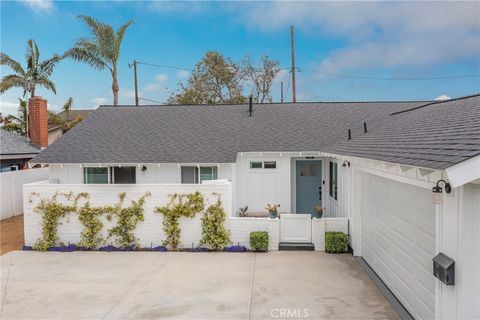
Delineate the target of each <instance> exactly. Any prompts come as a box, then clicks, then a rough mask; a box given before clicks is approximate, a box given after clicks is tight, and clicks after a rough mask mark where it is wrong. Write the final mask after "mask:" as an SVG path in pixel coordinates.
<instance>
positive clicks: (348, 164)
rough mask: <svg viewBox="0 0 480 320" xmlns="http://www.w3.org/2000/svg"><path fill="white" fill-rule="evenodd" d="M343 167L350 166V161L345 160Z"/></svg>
mask: <svg viewBox="0 0 480 320" xmlns="http://www.w3.org/2000/svg"><path fill="white" fill-rule="evenodd" d="M342 167H344V168H346V167H349V168H350V161H347V160H345V161H343V164H342Z"/></svg>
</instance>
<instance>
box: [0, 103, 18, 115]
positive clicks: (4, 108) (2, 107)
mask: <svg viewBox="0 0 480 320" xmlns="http://www.w3.org/2000/svg"><path fill="white" fill-rule="evenodd" d="M18 105H19V103H18V102H9V101H0V112H1V113H2V115H3V116H5V115H7V114H13V115H14V116H16V115H17V114H18Z"/></svg>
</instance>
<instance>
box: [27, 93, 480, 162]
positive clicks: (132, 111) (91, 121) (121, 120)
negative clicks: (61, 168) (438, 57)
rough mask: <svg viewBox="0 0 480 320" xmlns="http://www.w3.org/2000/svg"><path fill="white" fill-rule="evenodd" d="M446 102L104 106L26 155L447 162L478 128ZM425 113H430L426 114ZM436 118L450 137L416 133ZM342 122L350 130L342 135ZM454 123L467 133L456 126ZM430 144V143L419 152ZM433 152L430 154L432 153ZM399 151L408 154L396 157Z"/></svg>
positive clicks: (428, 130)
mask: <svg viewBox="0 0 480 320" xmlns="http://www.w3.org/2000/svg"><path fill="white" fill-rule="evenodd" d="M473 100H474V101H476V100H478V97H477V98H476V100H475V98H473ZM455 101H457V100H455ZM458 101H459V102H458V103H455V104H459V106H458V107H462V105H463V103H464V102H465V101H468V99H463V100H458ZM460 101H463V102H460ZM451 103H454V102H453V101H452V102H446V103H439V104H435V106H437V107H438V106H440V105H442V106H444V107H440V108H439V109H434V110H438V111H441V110H444V109H445V111H441V112H432V110H431V109H432V108H433V105H432V107H425V108H420V109H417V110H415V111H410V112H406V113H402V114H398V115H394V116H391V114H392V113H395V112H399V111H404V110H408V109H412V108H416V107H420V106H422V105H425V104H426V102H348V103H330V102H328V103H297V104H289V103H285V104H258V105H254V115H253V116H252V117H249V116H248V106H247V105H220V106H140V107H132V106H120V107H118V108H115V107H111V106H104V107H100V108H98V109H97V110H96V111H95V112H94V113H92V114H91V115H90V116H89V117H88V118H87V119H85V120H84V121H82V122H81V123H80V124H79V125H77V126H76V127H74V128H73V129H72V130H70V131H69V132H68V133H67V134H66V135H64V136H63V137H62V138H60V139H58V140H57V141H56V142H55V143H54V144H52V145H51V146H49V147H48V148H47V149H46V150H44V151H42V152H41V153H40V154H39V155H38V156H36V157H35V158H34V159H33V160H32V162H35V163H228V162H235V161H236V155H237V153H238V152H249V151H263V152H267V151H279V152H287V151H325V152H338V153H340V151H341V152H342V154H351V155H355V156H359V157H372V158H374V159H379V160H386V161H393V162H400V161H405V162H403V163H408V164H416V165H418V166H424V167H431V168H444V166H445V163H447V162H448V163H454V162H457V161H458V162H459V161H461V160H462V159H465V158H466V157H469V156H470V155H471V154H473V153H475V151H474V150H473V151H472V150H469V149H468V148H465V145H466V144H469V145H470V144H471V143H472V142H471V139H474V138H475V137H474V136H473V135H472V134H471V133H472V132H473V131H474V129H475V128H476V129H478V122H477V121H476V120H475V119H472V118H473V117H474V116H473V115H472V114H471V112H475V114H478V112H477V111H478V103H473V104H474V105H476V107H473V109H475V108H476V110H472V107H471V106H470V107H468V111H465V112H462V113H461V114H464V117H459V118H458V121H459V124H458V125H455V121H457V120H455V119H457V118H452V117H451V115H450V113H452V112H450V111H449V110H450V108H451V107H449V106H450V104H451ZM471 104H472V103H469V105H471ZM457 109H458V108H457ZM425 110H430V111H425ZM453 113H455V112H453ZM468 113H470V114H471V116H470V117H469V116H468ZM413 114H418V116H412V115H413ZM459 114H460V113H459ZM428 115H429V116H431V117H433V118H434V119H436V120H435V121H433V122H431V121H430V120H429V119H427V118H428V117H427V116H428ZM403 118H406V119H407V120H406V121H408V122H409V123H408V129H407V130H403V131H402V130H401V126H399V128H397V126H398V123H397V122H398V120H396V119H403ZM469 118H470V119H469ZM363 122H367V123H368V126H369V129H370V132H369V133H367V134H365V135H363V134H362V135H360V133H359V128H362V127H363ZM385 123H387V124H388V123H392V126H394V127H393V128H392V129H395V131H391V132H390V131H389V130H388V125H384V124H385ZM423 124H427V126H424V125H423ZM439 124H442V125H443V126H444V130H446V131H447V132H449V134H450V135H451V136H457V135H458V139H453V138H452V139H450V140H448V141H447V142H448V143H446V144H445V145H444V142H445V141H446V140H445V139H446V136H448V134H442V135H441V136H437V137H431V136H429V139H425V138H424V137H423V136H424V135H431V134H432V133H436V132H440V131H441V130H436V129H435V126H436V125H439ZM349 128H352V130H353V132H352V134H353V137H354V138H353V139H352V140H351V141H349V142H345V141H346V138H347V130H348V129H349ZM382 128H383V129H382ZM452 128H453V129H452ZM462 130H464V131H468V132H469V134H463V133H462V132H463V131H462ZM375 132H377V134H378V135H382V136H379V137H374V138H372V140H369V141H367V142H365V143H366V144H362V142H361V140H360V139H362V141H363V139H366V138H367V137H371V136H373V135H374V134H375ZM397 135H401V136H403V137H405V139H403V140H402V141H404V140H405V143H407V144H406V145H405V146H404V147H402V145H400V144H399V145H398V148H397V149H394V148H390V147H389V143H390V142H389V139H392V138H393V137H395V136H397ZM380 138H381V139H380ZM377 139H380V140H378V141H379V143H378V144H377V143H375V141H376V140H377ZM463 139H466V140H468V141H463ZM357 141H358V145H357V144H355V143H356V142H357ZM394 141H396V140H394ZM380 142H381V143H380ZM473 145H474V146H475V145H476V144H475V143H474V144H473ZM476 146H477V149H478V150H480V147H479V146H478V145H476ZM350 148H351V149H350ZM431 149H434V150H435V151H428V152H427V150H431ZM347 150H350V152H349V153H347ZM435 152H436V153H437V157H436V158H435V157H433V156H432V155H434V154H435ZM460 152H463V153H461V154H460ZM478 152H480V151H478ZM399 153H402V154H411V155H409V156H405V155H404V157H403V158H400V157H399V156H398V154H399ZM408 159H414V160H412V161H409V160H408ZM435 159H437V160H436V161H434V160H435ZM401 163H402V162H401Z"/></svg>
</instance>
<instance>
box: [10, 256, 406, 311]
mask: <svg viewBox="0 0 480 320" xmlns="http://www.w3.org/2000/svg"><path fill="white" fill-rule="evenodd" d="M1 301H2V311H1V318H3V319H26V318H28V319H34V318H36V319H38V318H44V319H45V318H48V319H60V318H64V319H80V318H83V319H86V318H88V319H120V318H121V319H159V318H162V319H167V318H175V319H295V318H297V319H299V318H301V319H305V318H308V319H340V318H342V319H354V318H357V319H374V318H376V319H386V318H393V319H395V318H397V314H396V313H395V311H394V310H393V308H392V307H391V305H390V304H389V303H388V302H387V301H386V300H385V298H384V297H383V296H382V295H381V293H380V292H379V291H378V289H377V288H376V287H375V285H374V284H373V282H372V281H371V280H370V278H369V277H368V275H367V274H366V273H365V272H364V271H363V269H362V268H361V267H360V266H359V265H358V263H357V262H356V261H355V259H354V258H353V257H352V256H350V255H348V254H343V255H329V254H325V253H317V252H270V253H262V254H253V253H173V252H172V253H146V252H129V253H127V252H112V253H106V252H73V253H58V252H46V253H42V252H33V251H30V252H26V251H25V252H21V251H14V252H10V253H8V254H6V255H3V256H2V257H1Z"/></svg>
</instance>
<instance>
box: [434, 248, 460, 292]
mask: <svg viewBox="0 0 480 320" xmlns="http://www.w3.org/2000/svg"><path fill="white" fill-rule="evenodd" d="M432 260H433V275H434V276H435V277H436V278H437V279H438V280H440V281H442V282H443V283H445V284H446V285H447V286H453V285H454V284H455V261H453V260H452V259H450V258H449V257H447V256H446V255H444V254H443V253H439V254H437V255H436V256H435V258H433V259H432Z"/></svg>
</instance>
